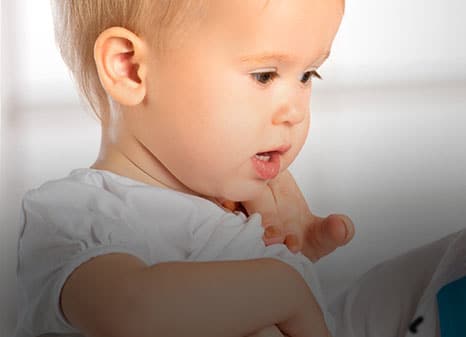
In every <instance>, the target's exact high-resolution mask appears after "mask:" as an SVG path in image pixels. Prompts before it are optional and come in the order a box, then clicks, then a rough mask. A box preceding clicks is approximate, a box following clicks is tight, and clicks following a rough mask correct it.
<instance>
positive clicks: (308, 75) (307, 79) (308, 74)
mask: <svg viewBox="0 0 466 337" xmlns="http://www.w3.org/2000/svg"><path fill="white" fill-rule="evenodd" d="M312 77H317V78H318V79H319V80H321V79H322V77H321V76H320V75H319V73H318V72H317V71H315V70H310V71H306V72H305V73H304V76H303V79H304V81H301V82H302V83H304V84H306V83H308V82H310V81H311V79H312Z"/></svg>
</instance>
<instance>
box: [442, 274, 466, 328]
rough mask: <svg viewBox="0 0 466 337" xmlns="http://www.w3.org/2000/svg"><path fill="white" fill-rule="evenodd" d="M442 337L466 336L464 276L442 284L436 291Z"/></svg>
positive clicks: (465, 288)
mask: <svg viewBox="0 0 466 337" xmlns="http://www.w3.org/2000/svg"><path fill="white" fill-rule="evenodd" d="M437 304H438V313H439V320H440V333H441V336H442V337H465V336H466V276H465V277H462V278H460V279H458V280H456V281H453V282H451V283H448V284H447V285H445V286H443V287H442V288H441V289H440V290H439V292H438V293H437Z"/></svg>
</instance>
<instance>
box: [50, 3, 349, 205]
mask: <svg viewBox="0 0 466 337" xmlns="http://www.w3.org/2000/svg"><path fill="white" fill-rule="evenodd" d="M55 9H56V16H55V22H56V32H57V41H58V43H59V46H60V49H61V51H62V54H63V57H64V59H65V61H66V63H67V64H68V66H69V67H70V69H71V70H72V72H73V74H74V76H75V78H76V81H77V83H78V84H79V87H80V88H81V90H82V91H83V93H84V94H85V97H86V98H87V99H88V101H89V102H90V105H91V106H92V108H93V109H94V111H95V112H96V113H97V114H98V115H99V116H100V118H101V120H102V146H101V152H100V157H99V159H98V160H97V162H96V163H95V164H94V167H95V168H100V169H107V170H110V171H113V172H115V173H118V174H121V175H125V176H128V177H130V178H133V179H136V180H141V181H144V182H147V183H151V184H154V185H158V186H162V187H168V188H171V189H174V190H178V191H182V192H187V193H193V194H196V195H199V196H203V197H206V198H209V199H211V198H215V199H229V200H235V201H242V200H249V199H252V198H254V197H255V196H257V195H258V194H259V193H260V192H261V191H262V190H263V188H264V187H265V186H266V183H267V181H268V180H269V179H272V178H273V177H275V176H276V175H277V174H278V173H279V172H280V171H283V170H285V169H286V168H287V167H288V166H289V165H290V164H291V162H292V161H293V160H294V159H295V157H296V155H297V154H298V152H299V151H300V149H301V148H302V146H303V144H304V141H305V139H306V136H307V132H308V129H309V122H310V111H309V105H310V95H311V79H312V77H314V76H315V77H319V75H318V74H317V72H316V70H317V68H318V67H319V66H320V65H321V64H322V63H323V62H324V60H325V59H326V57H327V56H328V55H329V53H330V49H331V46H332V42H333V39H334V37H335V34H336V32H337V29H338V27H339V24H340V21H341V18H342V15H343V9H344V3H343V1H342V0H254V1H244V0H191V1H190V0H140V1H134V0H81V1H71V0H56V1H55Z"/></svg>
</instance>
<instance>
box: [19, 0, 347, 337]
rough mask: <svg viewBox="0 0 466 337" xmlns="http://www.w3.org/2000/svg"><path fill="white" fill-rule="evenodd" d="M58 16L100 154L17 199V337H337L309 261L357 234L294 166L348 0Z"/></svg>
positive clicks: (270, 0)
mask: <svg viewBox="0 0 466 337" xmlns="http://www.w3.org/2000/svg"><path fill="white" fill-rule="evenodd" d="M53 4H54V10H55V13H54V14H55V24H56V32H57V40H58V43H59V46H60V49H61V52H62V55H63V58H64V60H65V62H66V63H67V64H68V66H69V67H70V69H71V71H72V73H73V75H74V77H75V79H76V81H77V83H78V85H79V88H80V90H81V91H82V93H83V94H84V96H85V97H86V98H87V100H88V102H89V104H90V106H91V107H92V108H93V110H94V111H95V112H96V114H97V116H98V117H99V119H100V120H101V125H102V142H101V148H100V154H99V157H98V159H97V161H96V162H95V163H94V164H93V165H92V167H91V168H85V169H76V170H74V171H72V172H71V173H70V175H69V176H68V177H65V178H63V179H59V180H55V181H50V182H47V183H45V184H43V185H42V186H41V187H40V188H37V189H34V190H31V191H29V192H28V193H27V194H26V195H25V196H24V199H23V204H22V213H21V216H22V226H23V227H22V229H21V233H20V239H19V244H18V268H17V272H18V284H19V289H20V301H21V302H20V315H19V321H18V328H17V333H16V336H17V337H32V336H37V335H41V334H47V333H59V334H72V333H81V334H83V335H86V336H89V337H101V336H107V337H108V336H112V337H113V336H121V337H126V336H140V337H144V336H156V335H160V336H185V335H190V336H201V335H202V336H232V337H233V336H238V337H239V336H247V335H251V334H255V335H256V336H265V335H267V336H283V335H287V336H293V337H295V336H296V337H300V336H303V337H304V336H328V335H330V333H331V332H332V331H333V321H332V317H331V315H330V314H329V313H328V311H327V309H326V305H325V302H324V300H323V298H322V294H321V291H320V286H319V283H318V279H317V278H316V276H315V274H314V271H313V269H312V263H311V262H310V260H312V261H316V260H317V259H318V258H319V257H321V256H323V255H325V254H328V253H330V252H331V251H333V250H334V249H335V248H336V247H337V246H340V245H343V244H346V243H347V242H348V241H349V240H350V239H351V237H352V236H353V234H354V232H353V225H352V223H351V221H350V220H349V219H348V218H347V217H344V216H338V215H336V216H332V217H328V218H326V219H322V218H318V217H315V216H313V215H312V214H311V213H310V211H309V209H308V208H307V205H306V203H305V201H304V198H303V196H302V194H301V193H300V191H299V189H298V187H297V186H296V184H295V182H294V180H293V178H292V176H291V175H290V174H289V172H288V171H287V168H288V166H289V165H290V164H291V163H292V162H293V160H294V159H295V158H296V156H297V155H298V153H299V151H300V150H301V148H302V146H303V144H304V141H305V139H306V136H307V133H308V129H309V123H310V112H309V105H310V101H309V100H310V95H311V87H312V85H311V84H312V78H313V77H318V78H320V75H319V74H318V72H317V69H318V68H319V66H320V65H322V63H323V62H324V61H325V59H326V58H327V57H328V56H329V54H330V50H331V46H332V42H333V39H334V37H335V34H336V32H337V30H338V27H339V24H340V21H341V19H342V15H343V11H344V3H343V1H342V0H293V1H282V0H258V1H240V0H219V1H213V0H210V1H207V0H205V1H202V0H198V1H189V0H179V1H170V0H157V1H151V0H141V1H134V0H82V1H71V0H57V1H54V2H53ZM260 214H262V215H263V216H262V217H261V215H260ZM264 227H266V228H267V229H266V231H265V234H264ZM290 250H291V251H290ZM298 251H301V252H298Z"/></svg>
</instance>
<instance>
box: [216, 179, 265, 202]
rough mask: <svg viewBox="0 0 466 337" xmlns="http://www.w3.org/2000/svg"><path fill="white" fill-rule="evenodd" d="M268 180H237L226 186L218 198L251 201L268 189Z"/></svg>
mask: <svg viewBox="0 0 466 337" xmlns="http://www.w3.org/2000/svg"><path fill="white" fill-rule="evenodd" d="M266 188H267V181H266V180H258V179H256V180H251V181H247V182H237V183H235V184H231V185H230V186H226V187H225V188H224V189H223V192H222V193H220V195H219V196H218V198H220V199H222V200H230V201H237V202H242V201H249V200H255V199H258V198H259V197H260V196H261V195H262V194H263V193H264V192H265V190H266Z"/></svg>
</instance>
